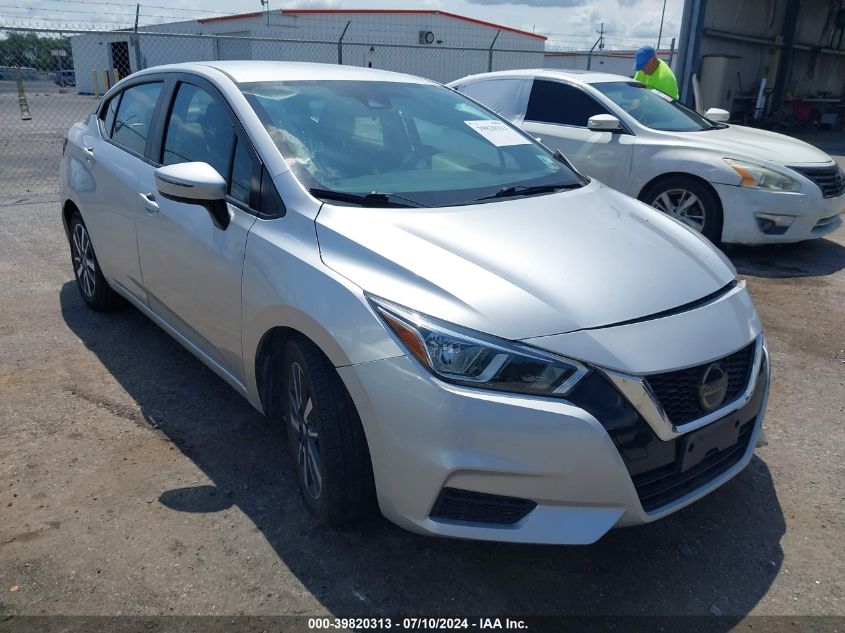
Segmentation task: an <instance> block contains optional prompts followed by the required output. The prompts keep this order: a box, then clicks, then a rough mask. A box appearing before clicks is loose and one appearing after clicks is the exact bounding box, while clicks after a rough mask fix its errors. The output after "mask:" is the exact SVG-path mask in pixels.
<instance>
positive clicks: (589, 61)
mask: <svg viewBox="0 0 845 633" xmlns="http://www.w3.org/2000/svg"><path fill="white" fill-rule="evenodd" d="M596 33H598V34H599V39H597V40H596V42H595V44H593V47H592V48H591V49H590V52H589V54H588V55H587V70H590V67H591V66H592V64H593V51H594V50H596V46H598V47H599V50H600V51H603V50H604V22H602V23H601V30H600V31H596Z"/></svg>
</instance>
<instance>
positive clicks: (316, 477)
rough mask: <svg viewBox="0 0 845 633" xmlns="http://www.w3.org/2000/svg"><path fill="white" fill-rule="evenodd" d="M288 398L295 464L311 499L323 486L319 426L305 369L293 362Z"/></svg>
mask: <svg viewBox="0 0 845 633" xmlns="http://www.w3.org/2000/svg"><path fill="white" fill-rule="evenodd" d="M288 402H289V411H290V425H291V432H293V433H295V434H296V435H295V436H293V438H292V440H293V441H294V442H296V447H295V448H296V467H297V469H298V470H299V476H300V477H302V482H303V484H304V488H305V490H306V492H307V493H308V495H309V496H310V497H311V498H312V499H319V498H320V492H321V491H322V486H323V477H322V473H321V471H320V436H319V429H318V428H317V422H316V411H315V409H314V399H313V397H312V395H311V391H310V389H309V387H308V385H307V384H306V382H305V372H304V371H303V370H302V366H301V365H300V364H299V363H297V362H294V363H292V364H291V366H290V376H289V381H288Z"/></svg>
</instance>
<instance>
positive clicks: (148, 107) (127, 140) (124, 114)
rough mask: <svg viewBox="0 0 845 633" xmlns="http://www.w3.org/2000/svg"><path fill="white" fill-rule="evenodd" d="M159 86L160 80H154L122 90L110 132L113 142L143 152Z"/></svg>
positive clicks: (139, 152) (136, 151) (159, 90)
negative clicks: (153, 81)
mask: <svg viewBox="0 0 845 633" xmlns="http://www.w3.org/2000/svg"><path fill="white" fill-rule="evenodd" d="M161 86H162V83H161V82H155V83H148V84H140V85H138V86H131V87H129V88H127V89H126V90H124V91H123V97H122V98H121V99H120V104H119V105H118V107H117V112H116V114H115V117H114V130H113V131H112V134H111V138H112V140H113V141H114V142H115V143H118V144H119V145H122V146H123V147H125V148H126V149H128V150H131V151H133V152H135V153H136V154H140V155H143V154H144V149H145V148H146V146H147V138H148V137H149V135H150V123H151V121H152V120H153V112H154V111H155V107H156V102H157V101H158V96H159V94H160V93H161ZM110 105H111V104H110ZM106 116H107V117H108V113H106Z"/></svg>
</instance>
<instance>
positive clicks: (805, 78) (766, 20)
mask: <svg viewBox="0 0 845 633" xmlns="http://www.w3.org/2000/svg"><path fill="white" fill-rule="evenodd" d="M676 71H677V75H678V83H679V86H680V87H681V96H682V99H683V100H684V101H686V102H687V103H692V100H693V88H692V78H693V75H695V76H696V77H697V78H698V80H699V82H700V84H701V97H702V101H703V107H704V108H709V107H721V108H725V109H728V110H731V111H733V112H734V114H735V115H738V114H742V113H743V112H745V113H747V112H748V110H749V109H751V110H753V111H754V113H755V118H757V117H763V116H774V117H777V116H782V117H783V116H785V117H787V118H790V119H795V121H796V122H797V123H799V124H800V123H803V122H806V121H807V119H808V118H811V117H812V120H813V121H819V122H821V123H825V124H829V125H832V126H839V125H841V124H842V121H843V119H845V116H843V115H845V112H844V111H843V101H842V100H843V97H845V0H743V1H742V2H737V1H736V0H686V2H685V5H684V15H683V20H682V23H681V39H680V47H679V55H678V60H677V63H676ZM761 93H762V94H763V96H764V100H761V103H760V104H759V105H760V107H759V108H758V107H757V105H758V104H757V99H758V97H759V95H760V94H761ZM822 117H824V118H822Z"/></svg>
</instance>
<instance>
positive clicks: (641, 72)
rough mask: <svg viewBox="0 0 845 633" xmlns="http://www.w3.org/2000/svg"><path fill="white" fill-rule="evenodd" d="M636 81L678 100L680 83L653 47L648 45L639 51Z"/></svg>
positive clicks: (641, 47) (636, 60) (635, 64)
mask: <svg viewBox="0 0 845 633" xmlns="http://www.w3.org/2000/svg"><path fill="white" fill-rule="evenodd" d="M634 70H635V71H636V72H635V74H634V79H636V80H637V81H639V82H640V83H643V84H645V85H646V87H648V88H655V89H657V90H659V91H660V92H662V93H663V94H666V95H669V96H670V97H672V98H673V99H677V98H678V81H677V80H676V79H675V73H673V72H672V69H671V68H669V64H667V63H666V62H664V61H663V60H662V59H659V58H658V57H657V53H656V52H655V51H654V47H653V46H649V45H648V44H646V45H645V46H640V47H639V49H637V55H636V58H635V62H634Z"/></svg>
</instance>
